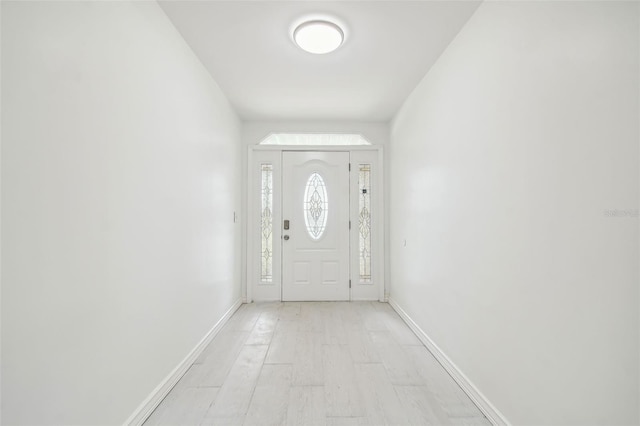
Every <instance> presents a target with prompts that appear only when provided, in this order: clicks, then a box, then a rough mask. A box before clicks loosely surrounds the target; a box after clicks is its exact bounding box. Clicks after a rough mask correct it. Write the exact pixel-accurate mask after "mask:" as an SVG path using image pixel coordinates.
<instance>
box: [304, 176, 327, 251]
mask: <svg viewBox="0 0 640 426" xmlns="http://www.w3.org/2000/svg"><path fill="white" fill-rule="evenodd" d="M303 208H304V222H305V225H306V226H307V232H308V233H309V236H310V237H311V238H312V239H314V240H319V239H320V237H322V234H323V233H324V230H325V228H326V226H327V215H328V213H329V200H328V198H327V187H326V185H325V183H324V179H323V178H322V176H320V174H318V173H312V174H311V176H309V179H308V180H307V185H306V188H305V191H304V205H303Z"/></svg>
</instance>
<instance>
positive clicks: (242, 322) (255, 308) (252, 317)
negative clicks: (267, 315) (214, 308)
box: [225, 303, 261, 331]
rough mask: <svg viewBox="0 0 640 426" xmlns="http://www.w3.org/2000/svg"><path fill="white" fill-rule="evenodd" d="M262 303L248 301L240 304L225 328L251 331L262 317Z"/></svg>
mask: <svg viewBox="0 0 640 426" xmlns="http://www.w3.org/2000/svg"><path fill="white" fill-rule="evenodd" d="M260 313H261V305H260V304H257V303H248V304H244V305H242V306H240V308H239V309H238V310H237V311H236V312H235V314H234V315H233V316H232V317H231V318H230V319H229V322H228V323H227V324H226V326H225V328H227V329H228V330H235V331H251V330H252V329H253V327H254V325H255V323H256V321H257V320H258V318H259V317H260Z"/></svg>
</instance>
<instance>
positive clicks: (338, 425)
mask: <svg viewBox="0 0 640 426" xmlns="http://www.w3.org/2000/svg"><path fill="white" fill-rule="evenodd" d="M325 425H326V426H379V424H376V423H374V422H373V421H371V420H370V419H368V418H367V417H327V418H326V420H325Z"/></svg>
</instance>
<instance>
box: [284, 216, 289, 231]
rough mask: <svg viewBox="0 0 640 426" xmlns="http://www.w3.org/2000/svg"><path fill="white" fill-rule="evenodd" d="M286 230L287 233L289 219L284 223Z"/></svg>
mask: <svg viewBox="0 0 640 426" xmlns="http://www.w3.org/2000/svg"><path fill="white" fill-rule="evenodd" d="M284 229H285V231H286V230H288V229H289V219H286V220H285V221H284Z"/></svg>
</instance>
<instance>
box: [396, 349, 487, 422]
mask: <svg viewBox="0 0 640 426" xmlns="http://www.w3.org/2000/svg"><path fill="white" fill-rule="evenodd" d="M404 349H405V351H406V352H407V353H408V354H409V357H410V358H411V360H412V363H413V364H414V365H416V367H417V371H418V375H419V376H420V377H422V378H423V380H424V382H425V384H426V386H427V387H428V388H429V390H430V392H431V394H432V395H433V396H434V397H435V399H436V401H438V404H439V405H440V407H442V409H443V410H444V411H445V412H446V413H447V416H448V417H449V418H456V417H459V418H484V415H483V414H482V412H481V411H480V410H479V409H478V407H476V405H475V404H474V403H473V401H471V399H470V398H469V397H468V396H467V394H466V393H464V391H463V390H462V389H461V388H460V386H458V384H457V383H456V382H455V380H453V378H452V377H451V376H450V375H449V374H448V373H447V372H446V370H445V369H444V368H443V367H442V366H441V365H440V363H438V361H437V360H436V359H435V357H434V356H433V355H432V354H431V352H429V350H427V348H425V347H424V346H406V347H404Z"/></svg>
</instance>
